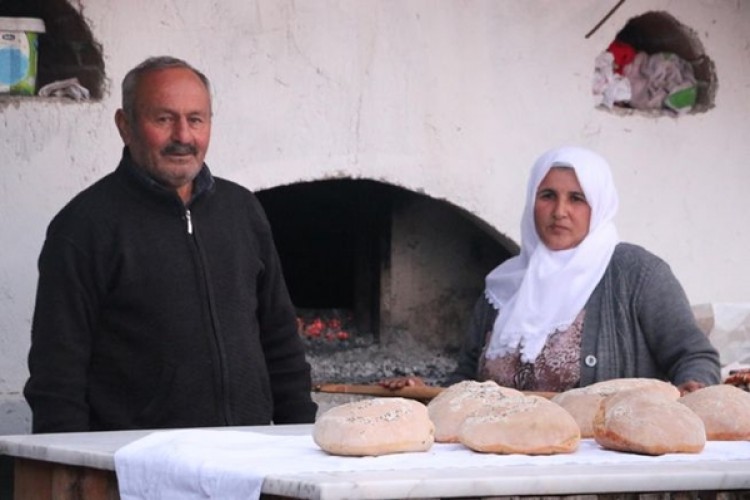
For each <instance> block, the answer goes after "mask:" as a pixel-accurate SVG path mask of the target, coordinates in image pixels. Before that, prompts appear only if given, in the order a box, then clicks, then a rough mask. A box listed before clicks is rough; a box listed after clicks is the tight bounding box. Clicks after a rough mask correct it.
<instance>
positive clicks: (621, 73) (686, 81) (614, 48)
mask: <svg viewBox="0 0 750 500" xmlns="http://www.w3.org/2000/svg"><path fill="white" fill-rule="evenodd" d="M604 55H606V56H607V57H608V58H609V60H612V70H611V71H610V68H609V67H607V68H606V70H607V71H608V72H610V75H609V76H608V77H604V76H603V75H602V73H601V72H600V70H601V69H602V67H603V66H605V65H606V62H605V60H603V59H602V57H603V56H604ZM595 71H596V76H595V80H594V81H595V84H594V94H597V95H604V96H606V94H607V92H609V95H608V99H603V101H604V102H602V103H599V104H600V106H601V107H605V108H609V109H611V110H618V109H619V110H638V111H645V112H649V113H656V114H667V115H672V116H674V115H675V114H695V113H702V112H706V111H708V110H709V109H711V108H713V107H714V102H715V97H716V89H717V86H718V83H717V77H716V69H715V65H714V63H713V61H712V60H711V58H710V57H708V55H706V53H705V51H704V49H703V44H702V43H701V41H700V39H699V37H698V35H697V33H696V32H695V31H694V30H693V29H691V28H690V27H688V26H685V25H684V24H682V23H680V22H679V21H678V20H677V19H675V18H674V17H673V16H672V15H671V14H669V13H667V12H647V13H645V14H642V15H640V16H637V17H634V18H631V19H630V20H629V21H628V22H627V23H626V24H625V26H623V28H622V29H620V31H619V32H618V33H617V35H616V36H615V39H614V40H613V41H612V43H611V44H610V46H609V47H607V50H606V51H605V52H603V53H602V54H600V56H599V57H598V58H597V62H596V70H595ZM602 78H604V80H606V83H605V82H604V81H603V80H602ZM691 79H692V85H691V83H690V82H691ZM624 80H625V81H624ZM603 83H605V85H606V86H607V88H606V89H604V88H603V87H602V84H603ZM617 85H620V87H619V88H617ZM597 87H598V88H597ZM678 93H679V94H678ZM626 96H627V98H624V97H626Z"/></svg>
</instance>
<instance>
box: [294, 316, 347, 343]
mask: <svg viewBox="0 0 750 500" xmlns="http://www.w3.org/2000/svg"><path fill="white" fill-rule="evenodd" d="M297 331H298V332H299V334H300V335H301V336H303V337H306V338H308V339H322V340H327V341H329V342H335V341H343V340H349V337H350V334H349V332H348V331H347V330H345V329H344V328H343V324H342V321H341V320H340V319H339V318H336V317H332V318H324V317H322V316H313V317H310V318H305V317H303V316H297Z"/></svg>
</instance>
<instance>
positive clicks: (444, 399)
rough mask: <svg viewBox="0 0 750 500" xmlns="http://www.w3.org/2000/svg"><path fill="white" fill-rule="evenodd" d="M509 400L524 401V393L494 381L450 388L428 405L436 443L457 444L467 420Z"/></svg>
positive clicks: (469, 382)
mask: <svg viewBox="0 0 750 500" xmlns="http://www.w3.org/2000/svg"><path fill="white" fill-rule="evenodd" d="M508 397H517V398H518V397H523V393H522V392H520V391H517V390H515V389H510V388H508V387H502V386H500V385H498V384H497V383H495V382H493V381H486V382H476V381H474V380H464V381H463V382H458V383H456V384H453V385H451V386H450V387H447V388H446V389H445V390H443V391H442V392H441V393H440V394H438V395H437V396H435V397H434V398H433V399H432V400H431V401H430V402H429V403H428V404H427V411H428V413H429V416H430V420H432V422H433V423H434V424H435V441H436V442H438V443H457V442H458V428H459V427H460V426H461V423H463V421H464V419H465V418H466V417H467V416H469V415H470V414H471V413H473V412H474V411H475V410H478V409H479V408H482V407H483V406H486V405H489V404H491V403H492V402H493V401H497V400H500V399H505V398H508Z"/></svg>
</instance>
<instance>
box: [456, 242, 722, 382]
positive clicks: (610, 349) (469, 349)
mask: <svg viewBox="0 0 750 500" xmlns="http://www.w3.org/2000/svg"><path fill="white" fill-rule="evenodd" d="M585 310H586V316H585V318H584V326H583V335H582V338H581V381H580V386H586V385H590V384H592V383H594V382H598V381H601V380H608V379H613V378H626V377H628V378H629V377H647V378H659V379H664V380H669V381H671V382H672V383H673V384H675V385H680V384H682V383H683V382H686V381H688V380H694V381H697V382H702V383H704V384H706V385H711V384H716V383H718V382H720V373H719V371H720V364H719V354H718V352H717V351H716V349H715V348H714V347H713V346H712V345H711V343H710V342H709V340H708V338H707V337H706V335H704V334H703V332H702V331H701V330H700V328H699V327H698V325H697V323H696V321H695V319H694V316H693V312H692V309H691V307H690V303H689V302H688V299H687V296H686V295H685V292H684V290H683V288H682V286H681V285H680V283H679V282H678V281H677V278H676V277H675V276H674V274H673V273H672V271H671V269H670V268H669V265H668V264H667V263H666V262H664V261H663V260H662V259H660V258H659V257H657V256H656V255H654V254H652V253H650V252H648V251H647V250H645V249H643V248H641V247H639V246H637V245H632V244H628V243H620V244H619V245H617V247H616V249H615V252H614V254H613V256H612V260H611V261H610V263H609V266H607V270H606V271H605V273H604V276H603V277H602V280H601V281H600V282H599V284H598V285H597V286H596V288H595V289H594V291H593V292H592V294H591V297H589V300H588V302H587V303H586V307H585ZM496 317H497V311H496V310H495V309H494V308H493V307H492V306H491V305H490V303H489V302H488V301H487V299H486V298H484V297H481V298H480V299H479V300H478V301H477V304H476V306H475V308H474V314H473V317H472V321H471V324H470V327H469V331H468V334H467V338H466V342H465V345H464V347H463V350H462V352H461V356H460V358H459V363H458V367H457V369H456V371H455V372H454V373H453V374H452V375H451V377H450V378H449V379H448V380H447V382H448V383H449V384H452V383H455V382H458V381H460V380H466V379H475V378H476V377H477V367H478V360H479V357H480V356H481V355H482V349H483V347H484V342H485V340H486V338H487V335H488V332H490V331H491V330H492V326H493V324H494V321H495V318H496Z"/></svg>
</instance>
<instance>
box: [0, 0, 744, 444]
mask: <svg viewBox="0 0 750 500" xmlns="http://www.w3.org/2000/svg"><path fill="white" fill-rule="evenodd" d="M71 3H72V4H73V5H74V6H75V7H76V9H78V10H79V11H80V12H82V14H83V16H84V17H85V19H86V20H87V22H88V23H89V26H90V28H91V31H92V33H93V35H94V38H95V39H96V40H97V41H98V42H99V43H100V44H101V45H102V50H103V54H104V58H105V65H106V67H105V71H106V73H107V78H108V85H109V86H108V88H107V89H106V91H105V95H104V98H103V100H101V101H99V102H90V103H84V104H77V103H59V102H50V101H45V100H42V99H32V98H29V99H22V100H13V101H12V102H8V101H2V100H1V99H0V116H1V117H2V118H1V119H0V238H2V239H1V240H0V251H1V253H2V259H0V433H19V432H25V431H26V430H28V425H29V415H28V409H27V408H26V407H25V405H24V403H23V401H22V396H21V390H22V387H23V383H24V382H25V379H26V377H27V376H28V372H27V368H26V353H27V350H28V346H29V330H30V321H31V315H32V310H33V303H34V291H35V287H36V278H37V272H36V267H35V266H36V259H37V256H38V253H39V250H40V248H41V245H42V242H43V238H44V231H45V229H46V226H47V223H48V222H49V220H50V219H51V218H52V216H53V215H54V214H55V213H56V212H57V211H58V210H59V209H60V208H61V207H62V206H63V205H64V204H65V203H66V202H67V201H68V200H69V199H70V198H71V197H72V196H73V195H74V194H76V193H77V192H78V191H80V190H81V189H83V188H84V187H86V186H88V185H89V184H91V183H92V182H93V181H94V180H96V179H98V178H99V177H101V176H103V175H105V174H106V173H108V172H110V171H111V170H113V169H114V167H115V165H116V163H117V161H118V159H119V156H120V148H121V143H120V139H119V137H118V135H117V133H116V130H115V127H114V123H113V115H114V112H115V110H116V109H117V107H118V106H119V100H120V91H119V83H120V81H121V79H122V77H123V76H124V74H125V73H126V72H127V70H128V69H130V68H131V67H132V66H134V65H135V64H137V63H139V62H140V61H141V60H143V59H144V58H146V57H148V56H151V55H160V54H171V55H175V56H178V57H182V58H185V59H187V60H188V61H189V62H191V63H193V64H194V65H196V66H197V67H199V68H201V69H202V70H204V71H205V72H206V73H207V75H208V76H209V78H211V80H212V83H213V86H214V90H215V101H214V105H215V120H214V129H213V130H214V132H213V142H212V145H211V149H210V151H209V154H208V158H207V161H208V163H209V165H210V166H211V168H212V169H213V170H214V172H215V173H216V174H218V175H222V176H225V177H228V178H230V179H233V180H235V181H238V182H240V183H242V184H244V185H245V186H247V187H248V188H251V189H254V190H258V189H265V188H270V187H274V186H279V185H283V184H289V183H294V182H298V181H301V180H314V179H321V178H325V177H341V176H344V177H354V178H367V179H376V180H381V181H385V182H389V183H392V184H395V185H398V186H401V187H405V188H408V189H412V190H419V191H421V192H424V193H426V194H427V195H429V196H432V197H435V198H439V199H445V200H448V201H450V202H451V203H454V204H456V205H459V206H461V207H463V208H465V209H466V210H468V211H470V212H472V213H474V214H475V215H477V216H478V217H480V218H481V219H483V220H485V221H487V222H488V223H489V224H490V225H491V226H493V227H495V228H496V229H497V230H499V231H500V232H502V233H504V234H506V235H507V236H509V237H510V238H512V239H513V240H514V241H519V218H520V215H521V210H522V206H523V196H524V188H525V183H526V175H527V172H528V169H529V166H530V165H531V163H532V162H533V160H534V159H535V158H536V157H537V156H538V155H539V154H540V153H541V152H542V151H543V150H545V149H547V148H550V147H553V146H557V145H560V144H564V143H574V144H579V145H584V146H589V147H592V148H594V149H596V150H598V151H599V152H601V153H602V154H603V155H604V156H606V157H607V158H608V159H609V160H610V161H611V164H612V166H613V169H614V176H615V180H616V182H617V184H618V187H619V190H620V196H621V208H620V213H619V216H618V218H617V223H618V227H619V230H620V234H621V236H622V238H623V239H625V240H628V241H631V242H635V243H638V244H641V245H643V246H645V247H646V248H648V249H650V250H652V251H653V252H655V253H657V254H658V255H660V256H662V257H664V258H665V259H666V260H667V261H668V262H670V263H671V265H672V266H673V269H674V271H675V272H676V274H677V276H678V277H679V278H680V279H681V281H682V283H683V285H684V286H685V289H686V291H687V293H688V296H689V298H690V300H691V302H693V303H702V302H746V301H750V266H748V265H747V264H746V262H745V261H746V254H747V249H748V247H749V246H750V230H749V229H748V227H750V225H749V224H747V223H746V222H745V218H746V215H747V213H748V212H750V202H749V201H748V195H747V191H748V187H747V186H748V184H750V182H748V181H750V173H749V172H750V169H749V168H748V159H749V158H750V127H748V119H749V118H750V2H747V1H742V0H736V1H731V0H680V1H676V0H648V1H647V0H629V1H628V2H625V3H624V4H623V6H622V7H621V8H620V9H619V10H617V12H616V13H615V14H614V15H613V16H612V17H611V18H610V19H609V20H608V21H607V22H606V23H605V24H604V25H603V26H602V27H601V28H599V30H598V31H596V33H595V34H594V35H593V36H591V37H590V38H589V39H586V38H585V34H586V33H588V32H589V31H590V30H591V29H592V28H593V27H594V25H595V24H596V23H597V22H598V21H599V20H600V19H601V18H602V17H603V16H604V15H605V14H606V13H607V12H608V11H609V9H610V8H611V7H612V6H613V5H614V4H615V2H614V0H613V1H609V2H604V1H601V0H569V1H565V2H559V1H558V0H502V1H501V0H485V1H480V0H440V1H438V0H356V1H355V0H340V1H334V0H296V1H294V0H213V1H206V0H183V1H180V2H173V1H167V0H149V1H143V0H132V1H129V2H122V1H119V0H96V1H94V0H77V1H76V0H72V1H71ZM647 11H665V12H669V13H670V14H671V15H672V16H674V17H675V18H676V19H677V20H678V21H679V22H681V23H683V24H685V25H687V26H690V27H692V28H693V29H694V30H695V32H696V34H697V35H698V37H699V38H700V41H701V43H702V44H703V47H704V49H705V52H706V54H707V55H708V56H709V57H710V58H711V59H712V60H713V61H714V63H715V67H716V71H717V74H718V82H719V86H718V92H717V95H716V102H715V104H716V105H715V107H714V108H713V109H711V110H709V111H708V112H706V113H701V114H696V115H689V116H683V117H680V118H670V117H653V116H645V115H632V116H623V115H621V114H616V113H610V112H606V111H602V110H600V109H595V107H594V100H593V98H592V96H591V92H590V88H591V81H592V72H593V61H594V58H595V57H596V55H597V54H598V53H599V52H600V51H602V50H604V49H605V48H606V47H607V45H608V44H609V43H610V42H611V41H612V39H613V38H614V36H615V34H616V33H617V31H619V29H620V28H622V27H623V26H624V25H625V23H626V22H627V21H628V20H629V19H630V18H632V17H635V16H638V15H640V14H643V13H645V12H647ZM42 57H43V55H42Z"/></svg>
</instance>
